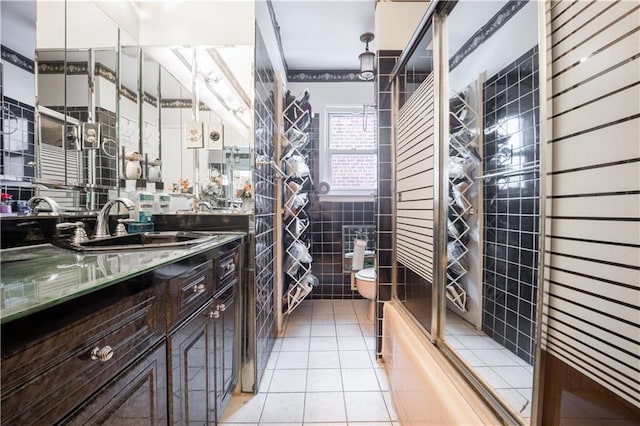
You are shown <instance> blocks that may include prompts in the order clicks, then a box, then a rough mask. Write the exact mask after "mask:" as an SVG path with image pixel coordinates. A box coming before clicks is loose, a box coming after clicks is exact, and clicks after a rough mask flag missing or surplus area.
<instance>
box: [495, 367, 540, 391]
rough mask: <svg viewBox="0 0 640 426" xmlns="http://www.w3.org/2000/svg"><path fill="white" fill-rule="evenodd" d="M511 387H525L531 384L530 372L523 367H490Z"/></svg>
mask: <svg viewBox="0 0 640 426" xmlns="http://www.w3.org/2000/svg"><path fill="white" fill-rule="evenodd" d="M492 369H493V371H495V372H496V373H498V375H499V376H500V377H502V378H503V379H504V380H505V381H506V382H507V383H509V385H510V386H511V387H512V388H527V387H529V386H532V385H533V378H532V377H531V374H529V372H528V371H527V370H526V369H525V368H524V367H492Z"/></svg>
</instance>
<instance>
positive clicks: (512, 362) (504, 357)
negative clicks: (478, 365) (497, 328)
mask: <svg viewBox="0 0 640 426" xmlns="http://www.w3.org/2000/svg"><path fill="white" fill-rule="evenodd" d="M473 353H474V354H476V356H477V357H478V358H480V359H481V360H482V362H484V363H485V364H486V365H488V366H489V367H497V366H502V367H515V366H519V365H520V363H519V362H518V361H516V359H515V357H514V356H512V354H511V352H510V351H508V350H507V349H475V350H474V351H473ZM520 368H523V369H524V367H520Z"/></svg>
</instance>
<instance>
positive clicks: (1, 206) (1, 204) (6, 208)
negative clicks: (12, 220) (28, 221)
mask: <svg viewBox="0 0 640 426" xmlns="http://www.w3.org/2000/svg"><path fill="white" fill-rule="evenodd" d="M12 198H13V197H12V196H11V194H7V193H6V192H3V193H2V196H1V201H0V213H11V204H9V202H10V201H11V199H12Z"/></svg>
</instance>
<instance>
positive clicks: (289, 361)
mask: <svg viewBox="0 0 640 426" xmlns="http://www.w3.org/2000/svg"><path fill="white" fill-rule="evenodd" d="M308 363H309V352H303V351H300V352H282V353H280V355H279V356H278V361H277V362H276V370H292V369H299V368H303V369H306V368H307V366H308Z"/></svg>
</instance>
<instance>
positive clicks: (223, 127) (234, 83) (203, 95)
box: [144, 46, 253, 209]
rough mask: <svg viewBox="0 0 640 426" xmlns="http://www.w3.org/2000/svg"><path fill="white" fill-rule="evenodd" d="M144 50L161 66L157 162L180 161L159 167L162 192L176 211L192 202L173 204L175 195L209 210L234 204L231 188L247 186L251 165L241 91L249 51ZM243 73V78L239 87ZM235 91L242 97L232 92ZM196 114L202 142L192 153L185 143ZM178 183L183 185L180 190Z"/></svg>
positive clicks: (247, 73) (244, 97)
mask: <svg viewBox="0 0 640 426" xmlns="http://www.w3.org/2000/svg"><path fill="white" fill-rule="evenodd" d="M144 51H145V55H148V56H149V57H150V58H152V59H153V60H154V61H156V62H157V63H159V64H160V66H161V71H160V97H161V102H160V140H161V142H162V143H161V156H162V157H161V158H163V159H169V158H170V159H175V160H178V159H179V160H178V161H175V160H174V163H173V164H174V166H176V167H171V168H170V169H169V168H165V169H163V181H164V182H165V188H167V189H168V190H169V191H170V192H171V193H173V195H174V198H173V199H174V201H175V203H177V204H178V205H179V208H181V209H188V208H190V206H191V203H190V202H186V201H179V200H177V199H176V198H177V196H178V195H180V196H183V197H190V196H193V195H197V196H198V199H199V200H202V201H206V202H207V203H209V205H210V206H211V208H213V209H216V208H217V209H226V208H229V207H231V206H233V205H236V206H239V205H240V198H238V197H236V196H235V194H236V190H237V189H239V188H242V186H243V185H244V184H245V183H246V182H251V170H252V164H253V162H252V150H251V141H250V140H249V138H248V126H249V123H250V119H251V114H250V113H249V111H250V109H249V107H248V106H246V105H247V103H246V102H249V104H250V101H248V96H247V95H246V93H248V92H246V91H245V90H249V88H250V87H251V84H252V83H251V79H250V75H251V74H250V68H251V67H250V64H251V59H250V58H251V56H249V55H252V54H253V53H252V52H253V50H252V47H250V46H242V47H229V48H215V47H206V46H197V47H190V48H173V49H171V48H162V47H147V48H145V49H144ZM194 56H195V61H196V70H195V76H196V78H195V82H194V79H193V75H194V69H193V63H194V62H193V61H194ZM232 68H233V70H232ZM245 68H246V70H245ZM236 69H237V71H236ZM243 75H244V76H248V77H246V78H245V79H244V80H243V81H242V83H240V78H241V76H243ZM194 86H195V87H196V90H197V93H198V99H197V100H196V99H194V96H193V88H194ZM238 91H239V92H241V93H242V94H241V95H236V94H234V92H236V93H237V92H238ZM194 101H195V102H196V103H197V105H198V108H197V109H196V108H194V107H193V106H194ZM243 105H245V106H243ZM234 107H235V108H234ZM196 116H197V121H198V123H199V124H198V125H199V126H200V128H201V131H202V139H201V140H197V141H196V142H197V143H196V144H195V145H194V146H199V147H200V146H201V147H202V148H198V149H193V148H188V147H187V144H186V138H187V136H188V135H186V127H187V124H188V123H190V122H194V119H195V118H196ZM179 182H187V183H186V184H185V186H184V187H180V186H179V185H178V183H179Z"/></svg>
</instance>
